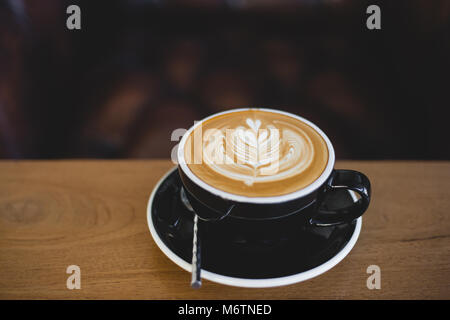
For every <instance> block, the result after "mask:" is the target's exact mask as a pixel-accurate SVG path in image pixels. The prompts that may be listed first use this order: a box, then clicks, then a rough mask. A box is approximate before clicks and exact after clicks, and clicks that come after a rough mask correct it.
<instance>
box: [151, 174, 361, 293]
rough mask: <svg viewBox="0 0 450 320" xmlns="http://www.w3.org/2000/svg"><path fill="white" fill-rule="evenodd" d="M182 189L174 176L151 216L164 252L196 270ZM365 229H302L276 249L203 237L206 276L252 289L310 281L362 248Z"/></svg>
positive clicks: (342, 199)
mask: <svg viewBox="0 0 450 320" xmlns="http://www.w3.org/2000/svg"><path fill="white" fill-rule="evenodd" d="M181 186H182V185H181V180H180V177H179V174H178V171H177V170H173V171H171V172H170V173H169V174H168V175H166V176H165V177H164V178H163V179H162V180H161V181H160V183H159V184H158V185H157V186H156V187H155V190H154V191H153V194H152V196H151V198H150V201H149V204H148V213H147V214H148V223H149V227H150V231H151V233H152V235H153V238H154V240H155V242H156V243H157V244H158V246H159V247H160V248H161V250H162V251H163V252H164V253H165V254H166V255H167V256H168V257H169V258H170V259H171V260H173V261H174V262H175V263H177V264H178V265H180V266H181V267H183V268H184V269H186V270H188V271H190V262H191V258H192V230H193V214H192V212H191V211H189V210H188V209H187V208H186V206H185V204H184V203H183V202H182V201H181V197H180V190H181ZM353 201H354V200H353V198H352V196H351V195H350V194H349V193H348V192H347V191H345V192H343V193H336V195H335V196H334V199H333V204H334V205H336V203H339V204H342V205H346V204H349V203H351V202H353ZM360 228H361V218H359V219H358V220H356V221H354V222H353V223H351V224H343V225H339V226H332V227H309V228H299V230H298V233H296V235H295V237H294V238H292V237H291V238H289V239H284V241H279V242H278V243H277V244H275V245H264V244H261V245H258V244H256V245H255V244H253V245H251V244H248V245H240V246H237V245H236V244H232V243H223V241H220V239H214V237H213V236H207V237H205V238H202V270H205V272H203V271H202V272H203V274H202V275H203V277H204V278H207V279H209V280H212V281H216V282H221V283H226V284H231V285H238V286H240V285H242V286H248V287H253V286H254V287H265V286H275V285H282V284H289V283H293V282H298V281H302V280H305V279H309V278H312V277H314V276H317V275H319V274H321V273H323V272H325V271H327V270H329V269H330V268H332V267H333V266H334V265H336V264H337V263H338V262H339V261H341V260H342V259H343V258H344V257H345V256H346V255H347V254H348V252H350V250H351V248H352V247H353V245H354V244H355V243H356V240H357V238H358V235H359V231H360ZM252 280H255V281H252ZM264 280H267V281H264Z"/></svg>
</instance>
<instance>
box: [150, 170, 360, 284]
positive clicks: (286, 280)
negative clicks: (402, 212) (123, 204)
mask: <svg viewBox="0 0 450 320" xmlns="http://www.w3.org/2000/svg"><path fill="white" fill-rule="evenodd" d="M176 169H177V167H175V168H173V169H171V170H170V171H169V172H167V173H166V174H165V175H164V176H163V177H162V178H161V179H160V180H159V181H158V183H157V184H156V186H155V187H154V189H153V191H152V193H151V195H150V198H149V200H148V203H147V223H148V227H149V229H150V233H151V235H152V237H153V240H154V241H155V242H156V244H157V246H158V247H159V249H161V251H162V252H163V253H164V254H165V255H166V256H167V257H168V258H169V259H170V260H172V261H173V262H174V263H175V264H176V265H178V266H179V267H181V268H182V269H184V270H186V271H187V272H192V265H191V264H190V263H187V262H186V261H184V260H183V259H181V258H180V257H179V256H178V255H176V254H175V253H174V252H173V251H172V250H170V249H169V248H168V247H167V246H166V245H165V244H164V242H163V241H162V240H161V238H160V237H159V235H158V233H157V232H156V229H155V226H154V224H153V220H152V203H153V199H154V197H155V194H156V190H158V188H159V186H160V185H161V183H162V182H163V181H164V179H166V178H167V177H168V176H169V175H170V174H171V173H172V172H173V171H174V170H176ZM351 195H352V197H353V199H354V200H355V201H356V200H357V198H356V197H355V195H354V194H353V193H351ZM361 225H362V217H359V218H358V219H357V220H356V226H355V230H354V232H353V235H352V236H351V238H350V240H349V241H348V243H347V244H346V245H345V247H344V248H342V250H341V251H339V253H338V254H337V255H335V256H334V257H332V258H331V259H330V260H328V261H327V262H325V263H323V264H321V265H319V266H317V267H315V268H313V269H310V270H308V271H304V272H301V273H298V274H294V275H291V276H286V277H279V278H268V279H245V278H236V277H229V276H224V275H221V274H217V273H214V272H210V271H206V270H203V269H202V272H201V277H202V278H203V279H206V280H210V281H213V282H216V283H220V284H225V285H229V286H235V287H245V288H270V287H278V286H284V285H289V284H293V283H297V282H302V281H305V280H308V279H311V278H314V277H317V276H318V275H321V274H322V273H324V272H326V271H328V270H330V269H331V268H333V267H334V266H335V265H337V264H338V263H339V262H341V261H342V260H343V259H344V258H345V257H346V256H347V255H348V254H349V252H350V251H351V250H352V248H353V247H354V245H355V244H356V241H357V240H358V237H359V234H360V232H361ZM188 282H189V281H188V280H186V285H188Z"/></svg>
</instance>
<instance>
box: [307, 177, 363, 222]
mask: <svg viewBox="0 0 450 320" xmlns="http://www.w3.org/2000/svg"><path fill="white" fill-rule="evenodd" d="M342 189H345V190H352V191H354V192H356V193H357V194H359V196H360V198H359V199H358V200H357V201H356V202H354V203H353V204H351V205H350V206H347V207H344V208H338V209H325V208H322V204H323V202H324V200H325V198H326V194H327V193H329V192H333V191H336V190H342ZM370 193H371V188H370V181H369V179H368V178H367V177H366V176H365V175H364V174H362V173H361V172H358V171H354V170H333V172H332V173H331V175H330V177H329V178H328V180H327V182H326V183H325V188H323V190H322V191H321V193H320V194H319V197H318V199H317V213H316V215H315V216H313V217H312V218H311V219H310V224H311V225H313V226H332V225H337V224H342V223H350V222H352V221H353V220H355V219H356V218H359V217H360V216H361V215H362V214H363V213H364V212H365V211H366V209H367V207H368V206H369V202H370Z"/></svg>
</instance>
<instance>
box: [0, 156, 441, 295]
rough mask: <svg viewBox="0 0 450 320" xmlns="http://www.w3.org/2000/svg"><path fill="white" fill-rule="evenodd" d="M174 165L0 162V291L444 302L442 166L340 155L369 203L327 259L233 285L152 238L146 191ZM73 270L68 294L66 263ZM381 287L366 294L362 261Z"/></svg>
mask: <svg viewBox="0 0 450 320" xmlns="http://www.w3.org/2000/svg"><path fill="white" fill-rule="evenodd" d="M172 166H173V164H172V163H171V162H170V161H167V160H153V161H152V160H149V161H87V160H81V161H19V162H14V161H3V162H0V298H1V299H417V298H423V299H434V298H440V299H450V216H449V209H450V162H395V161H389V162H387V161H369V162H365V161H364V162H363V161H341V162H338V163H337V165H336V167H337V168H351V169H355V170H359V171H362V172H364V173H366V174H367V176H368V177H369V178H370V180H371V182H372V188H373V190H372V203H371V205H370V207H369V209H368V211H367V212H366V214H365V215H364V218H363V226H362V231H361V235H360V238H359V240H358V242H357V243H356V245H355V247H354V248H353V250H352V251H351V252H350V254H349V255H348V256H347V257H346V258H345V259H344V260H343V261H342V262H340V263H339V264H338V265H337V266H336V267H334V268H333V269H331V270H330V271H328V272H326V273H325V274H322V275H320V276H319V277H316V278H314V279H311V280H308V281H305V282H302V283H298V284H293V285H290V286H285V287H278V288H269V289H243V288H235V287H229V286H224V285H220V284H215V283H213V282H209V281H204V282H203V287H202V288H201V289H200V290H193V289H191V288H190V286H189V281H190V275H189V274H188V273H187V272H185V271H184V270H182V269H181V268H179V267H178V266H177V265H175V264H174V263H172V262H171V261H170V260H169V259H168V258H167V257H166V256H165V255H164V254H163V253H162V252H161V251H160V250H159V249H158V247H157V246H156V244H155V243H154V241H153V239H152V237H151V235H150V233H149V229H148V226H147V221H146V206H147V201H148V197H149V195H150V193H151V191H152V189H153V187H154V186H155V184H156V183H157V181H158V180H159V179H160V177H161V176H162V175H163V174H164V173H165V172H167V170H169V169H170V168H171V167H172ZM73 264H75V265H78V266H80V268H81V289H80V290H68V289H67V288H66V280H67V277H68V276H69V275H68V274H66V268H67V267H68V266H69V265H73ZM373 264H375V265H378V266H379V267H380V268H381V289H380V290H369V289H368V288H367V286H366V280H367V277H368V276H369V274H367V273H366V269H367V267H368V266H369V265H373Z"/></svg>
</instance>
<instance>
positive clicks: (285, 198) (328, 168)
mask: <svg viewBox="0 0 450 320" xmlns="http://www.w3.org/2000/svg"><path fill="white" fill-rule="evenodd" d="M247 110H259V111H262V112H271V113H278V114H283V115H286V116H289V117H292V118H295V119H297V120H300V121H301V122H304V123H306V124H307V125H309V126H310V127H311V128H313V129H314V130H315V131H316V132H317V133H318V134H319V135H320V136H321V137H322V138H323V139H324V140H325V142H326V144H327V148H328V162H327V165H326V167H325V169H324V170H323V172H322V174H321V175H320V176H319V178H317V179H316V180H315V181H314V182H313V183H311V184H309V185H307V186H306V187H304V188H302V189H300V190H297V191H294V192H292V193H288V194H285V195H281V196H272V197H247V196H241V195H237V194H233V193H229V192H225V191H223V190H219V189H217V188H215V187H213V186H211V185H209V184H207V183H206V182H204V181H202V180H201V179H200V178H198V177H197V176H196V175H195V174H194V173H193V172H192V171H191V169H189V166H188V165H187V164H186V160H185V159H184V145H185V143H186V140H187V138H188V137H189V135H190V133H191V132H192V130H194V129H195V128H197V127H198V126H199V125H200V124H201V123H203V122H205V121H206V120H208V119H211V118H212V117H216V116H219V115H222V114H227V113H233V112H240V111H247ZM177 161H178V165H179V166H180V167H181V169H182V170H183V172H184V173H185V174H186V175H187V176H188V177H189V179H191V180H192V181H193V182H194V183H195V184H197V185H198V186H200V187H201V188H203V189H206V190H208V191H209V192H211V193H212V194H215V195H218V196H220V197H222V198H224V199H228V200H233V201H239V202H246V203H277V202H284V201H289V200H293V199H297V198H300V197H303V196H305V195H308V194H310V193H311V192H313V191H314V190H316V189H317V188H319V187H320V186H321V185H322V184H323V183H325V181H326V180H327V179H328V177H329V176H330V174H331V172H332V171H333V167H334V161H335V155H334V148H333V145H332V144H331V141H330V139H328V137H327V135H326V134H325V133H324V132H323V131H322V130H321V129H320V128H319V127H318V126H316V125H315V124H314V123H312V122H311V121H309V120H306V119H305V118H302V117H300V116H298V115H296V114H293V113H289V112H285V111H280V110H275V109H269V108H240V109H232V110H227V111H223V112H219V113H215V114H213V115H211V116H209V117H206V118H204V119H202V120H201V121H199V122H197V123H196V124H195V125H193V126H192V127H191V128H190V129H189V130H188V131H186V133H185V134H184V135H183V138H182V139H181V141H180V143H179V145H178V151H177Z"/></svg>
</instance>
